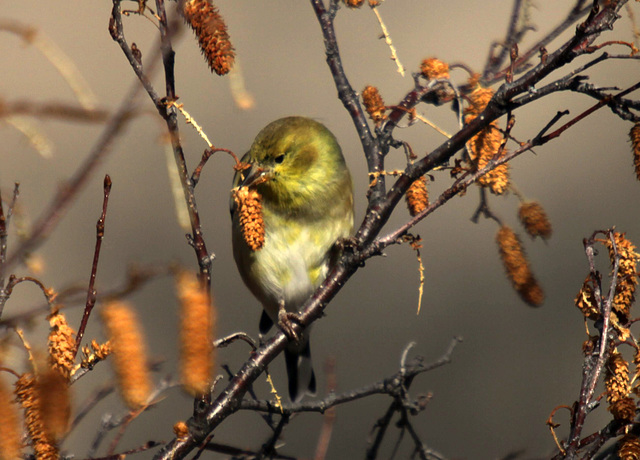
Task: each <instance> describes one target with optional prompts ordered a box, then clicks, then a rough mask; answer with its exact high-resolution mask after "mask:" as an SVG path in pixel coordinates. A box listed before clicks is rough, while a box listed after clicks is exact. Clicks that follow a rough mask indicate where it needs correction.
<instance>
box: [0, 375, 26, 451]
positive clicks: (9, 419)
mask: <svg viewBox="0 0 640 460" xmlns="http://www.w3.org/2000/svg"><path fill="white" fill-rule="evenodd" d="M12 399H13V397H12V395H11V392H10V391H9V389H8V388H7V387H6V386H5V383H4V381H3V380H0V460H15V459H17V458H21V457H20V451H21V450H22V442H21V437H22V428H21V426H20V420H19V418H18V411H17V407H16V405H15V404H14V403H13V401H12Z"/></svg>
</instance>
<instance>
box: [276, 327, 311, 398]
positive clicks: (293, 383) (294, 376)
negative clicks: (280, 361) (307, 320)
mask: <svg viewBox="0 0 640 460" xmlns="http://www.w3.org/2000/svg"><path fill="white" fill-rule="evenodd" d="M284 359H285V361H286V364H287V377H288V378H289V397H290V398H291V401H293V402H296V401H298V400H300V399H301V398H302V396H304V395H305V394H311V395H313V394H315V393H316V375H315V373H314V372H313V365H312V363H311V349H310V348H309V339H308V338H307V340H306V341H305V344H304V345H303V346H302V347H301V348H300V347H299V346H298V347H295V346H294V344H290V345H289V346H288V347H287V348H286V349H285V350H284Z"/></svg>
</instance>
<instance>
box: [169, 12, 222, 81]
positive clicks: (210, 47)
mask: <svg viewBox="0 0 640 460" xmlns="http://www.w3.org/2000/svg"><path fill="white" fill-rule="evenodd" d="M181 6H182V8H181V11H182V15H183V16H184V18H185V20H186V21H187V23H188V24H189V26H191V28H192V29H193V31H194V32H195V34H196V36H197V37H198V43H199V45H200V50H201V51H202V54H203V55H204V56H205V58H206V59H207V63H208V64H209V68H210V69H211V71H212V72H215V73H216V74H218V75H225V74H227V73H229V71H230V70H231V68H232V67H233V63H234V61H235V52H234V49H233V46H232V45H231V41H230V40H229V33H228V32H227V24H226V23H225V22H224V19H223V18H222V16H221V15H220V13H219V12H218V9H217V8H216V7H215V6H214V5H213V3H212V2H211V1H210V0H183V2H182V5H181Z"/></svg>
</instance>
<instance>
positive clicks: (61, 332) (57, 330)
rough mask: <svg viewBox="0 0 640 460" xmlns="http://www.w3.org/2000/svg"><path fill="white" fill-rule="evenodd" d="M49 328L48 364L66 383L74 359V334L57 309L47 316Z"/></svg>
mask: <svg viewBox="0 0 640 460" xmlns="http://www.w3.org/2000/svg"><path fill="white" fill-rule="evenodd" d="M49 327H50V329H49V364H50V365H51V367H52V368H53V369H55V370H56V371H57V372H58V373H59V374H60V375H61V376H62V377H64V380H65V381H67V382H68V381H69V378H70V377H71V372H72V371H73V363H74V358H75V348H76V341H75V338H74V335H75V333H74V331H73V329H71V327H70V326H69V324H68V323H67V319H66V318H65V316H64V314H63V313H62V312H60V309H59V308H56V309H55V310H54V311H53V313H51V315H50V316H49Z"/></svg>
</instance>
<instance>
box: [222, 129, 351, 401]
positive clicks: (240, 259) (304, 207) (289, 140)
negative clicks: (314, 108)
mask: <svg viewBox="0 0 640 460" xmlns="http://www.w3.org/2000/svg"><path fill="white" fill-rule="evenodd" d="M242 162H243V163H247V164H248V165H249V167H248V168H247V169H245V170H242V171H238V172H236V174H235V177H234V180H233V186H234V188H233V190H232V199H231V216H232V235H233V255H234V258H235V261H236V264H237V266H238V270H239V272H240V275H241V277H242V279H243V281H244V282H245V284H246V285H247V287H248V288H249V289H250V290H251V292H252V293H253V295H254V296H255V297H256V298H257V299H258V300H259V301H260V302H261V303H262V307H263V308H264V311H263V313H262V318H261V319H260V331H261V332H262V333H265V332H267V331H268V330H269V329H270V328H271V326H272V325H273V323H276V324H277V325H278V326H279V327H280V328H281V329H282V330H283V331H284V332H285V334H287V336H288V337H289V339H290V343H289V344H288V346H287V348H286V350H285V360H286V367H287V376H288V378H289V396H290V398H291V400H292V401H296V400H299V399H300V398H301V397H302V396H303V395H304V393H311V394H313V393H315V387H316V381H315V375H314V372H313V368H312V366H311V354H310V349H309V331H308V330H307V331H306V332H305V334H303V336H302V337H295V334H293V331H291V330H290V329H289V328H290V324H291V321H295V318H296V313H297V312H298V309H299V308H300V307H301V306H302V305H303V304H304V302H305V301H306V300H307V299H308V298H309V296H310V295H311V294H312V293H313V292H314V291H315V289H316V288H317V287H318V286H319V285H320V283H321V282H322V281H323V280H324V278H325V277H326V275H327V273H328V272H329V269H330V267H331V266H332V264H333V263H335V261H336V259H337V256H338V254H337V252H338V249H337V246H336V242H337V241H338V240H340V239H342V238H346V237H348V236H349V234H350V233H351V231H352V229H353V184H352V182H351V175H350V174H349V170H348V169H347V165H346V163H345V160H344V157H343V156H342V151H341V149H340V146H339V145H338V141H337V140H336V138H335V137H334V135H333V134H332V133H331V132H330V131H329V130H328V129H327V128H326V127H325V126H324V125H322V124H320V123H318V122H316V121H314V120H311V119H309V118H304V117H287V118H281V119H279V120H276V121H274V122H272V123H270V124H269V125H267V126H266V127H265V128H264V129H263V130H262V131H260V133H259V134H258V136H257V137H256V138H255V140H254V141H253V144H252V146H251V149H250V150H249V152H247V154H245V156H244V157H243V158H242ZM247 189H249V190H250V191H255V192H257V193H255V192H254V193H255V195H258V194H259V196H260V197H261V201H260V204H261V214H262V221H263V222H262V223H263V228H264V240H263V242H261V243H259V244H253V240H251V239H250V238H249V243H248V242H247V238H246V237H245V229H244V228H243V224H244V222H245V221H243V219H242V218H241V216H240V214H241V212H239V211H241V209H239V208H240V206H242V205H241V203H240V202H239V200H238V199H237V195H238V194H237V192H238V191H239V190H245V191H246V190H247ZM234 198H235V199H234ZM261 241H262V240H261ZM250 243H251V244H250Z"/></svg>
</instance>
